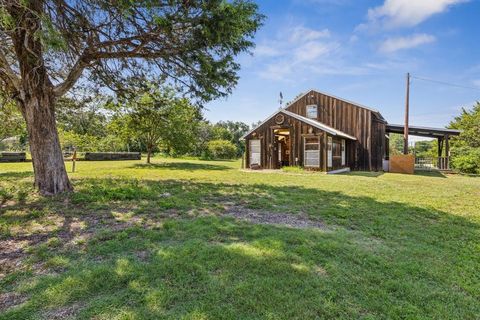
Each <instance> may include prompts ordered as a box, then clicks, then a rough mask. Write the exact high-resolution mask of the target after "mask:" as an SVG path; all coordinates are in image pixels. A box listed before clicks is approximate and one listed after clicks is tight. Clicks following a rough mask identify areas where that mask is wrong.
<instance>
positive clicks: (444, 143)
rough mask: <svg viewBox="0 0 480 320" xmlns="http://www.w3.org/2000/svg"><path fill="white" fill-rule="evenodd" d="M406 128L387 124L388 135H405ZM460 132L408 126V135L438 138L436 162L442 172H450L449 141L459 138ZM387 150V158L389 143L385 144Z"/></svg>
mask: <svg viewBox="0 0 480 320" xmlns="http://www.w3.org/2000/svg"><path fill="white" fill-rule="evenodd" d="M404 131H405V127H404V126H403V125H400V124H387V126H386V130H385V132H386V135H387V139H388V135H389V134H390V133H398V134H402V135H403V134H404ZM460 132H461V131H460V130H454V129H444V128H429V127H418V126H408V134H409V135H413V136H419V137H427V138H436V139H437V141H438V159H437V161H436V167H437V168H438V169H440V170H449V169H450V164H449V162H450V159H449V158H450V143H449V139H450V137H452V136H458V135H459V134H460ZM385 145H386V146H387V148H386V158H387V159H388V156H389V148H388V141H387V142H386V144H385ZM444 148H445V157H443V156H442V154H443V149H444Z"/></svg>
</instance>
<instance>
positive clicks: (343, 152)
mask: <svg viewBox="0 0 480 320" xmlns="http://www.w3.org/2000/svg"><path fill="white" fill-rule="evenodd" d="M340 148H342V166H344V165H345V163H346V161H345V160H346V157H345V155H346V150H345V139H342V145H341V147H340Z"/></svg>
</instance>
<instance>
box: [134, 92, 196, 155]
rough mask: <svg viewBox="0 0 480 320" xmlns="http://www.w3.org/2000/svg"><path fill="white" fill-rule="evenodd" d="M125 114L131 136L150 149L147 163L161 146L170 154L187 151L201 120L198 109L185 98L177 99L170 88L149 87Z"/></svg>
mask: <svg viewBox="0 0 480 320" xmlns="http://www.w3.org/2000/svg"><path fill="white" fill-rule="evenodd" d="M125 110H126V112H127V113H126V115H125V116H126V117H127V127H128V130H129V132H130V134H131V136H133V137H135V138H136V139H137V140H138V141H140V142H141V143H143V144H144V145H145V147H146V149H147V163H150V158H151V155H152V152H153V150H154V149H155V148H157V147H158V146H159V145H162V146H163V147H164V148H165V149H167V150H178V151H180V152H182V151H185V150H188V148H189V146H191V144H192V138H193V136H194V131H195V128H196V124H197V123H198V121H199V119H200V113H199V111H198V108H196V107H194V106H192V105H191V104H190V103H189V102H188V100H187V99H185V98H178V97H175V94H174V91H173V89H171V88H161V89H160V88H155V87H152V86H150V88H149V89H148V91H147V92H144V93H143V94H142V95H141V96H140V97H138V98H137V99H135V100H134V101H128V102H127V104H126V106H125Z"/></svg>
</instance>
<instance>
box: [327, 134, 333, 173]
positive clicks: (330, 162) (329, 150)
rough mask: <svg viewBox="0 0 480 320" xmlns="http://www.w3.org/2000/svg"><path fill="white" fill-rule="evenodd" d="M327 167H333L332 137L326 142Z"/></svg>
mask: <svg viewBox="0 0 480 320" xmlns="http://www.w3.org/2000/svg"><path fill="white" fill-rule="evenodd" d="M327 145H328V147H327V167H329V168H331V167H332V166H333V155H332V147H333V139H332V137H328V142H327Z"/></svg>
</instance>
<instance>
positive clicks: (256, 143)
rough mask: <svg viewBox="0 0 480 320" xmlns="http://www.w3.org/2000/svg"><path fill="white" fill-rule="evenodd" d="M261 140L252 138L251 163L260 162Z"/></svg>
mask: <svg viewBox="0 0 480 320" xmlns="http://www.w3.org/2000/svg"><path fill="white" fill-rule="evenodd" d="M260 151H261V148H260V140H259V139H255V140H250V165H252V164H258V165H259V164H260Z"/></svg>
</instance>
